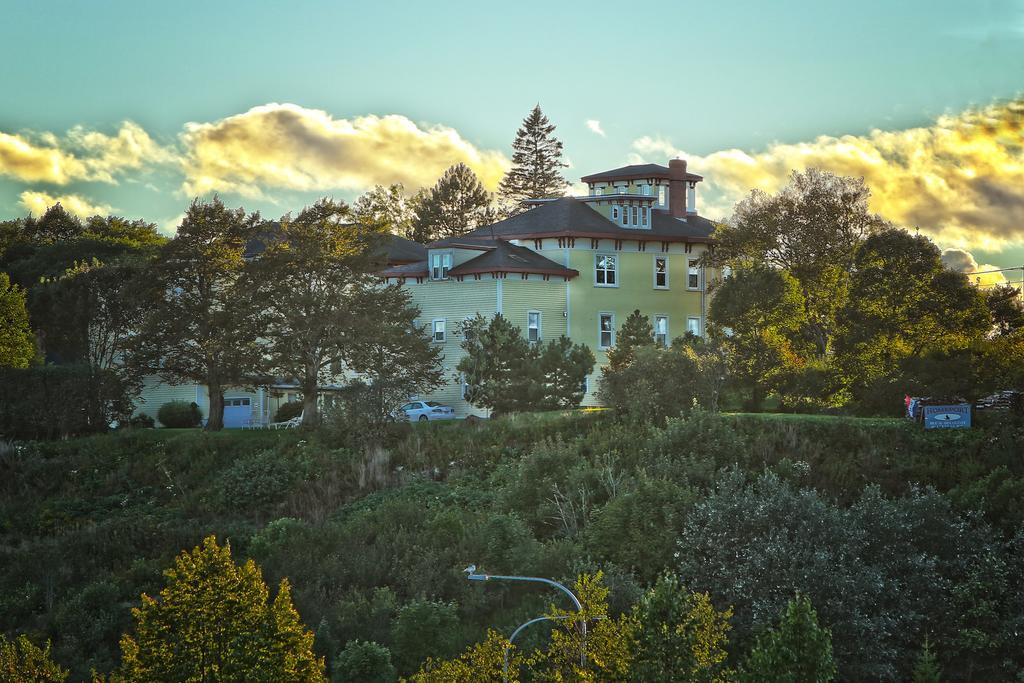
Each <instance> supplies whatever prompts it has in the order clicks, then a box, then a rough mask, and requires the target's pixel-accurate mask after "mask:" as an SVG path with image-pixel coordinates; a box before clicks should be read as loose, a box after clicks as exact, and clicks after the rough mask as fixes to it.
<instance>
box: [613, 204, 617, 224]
mask: <svg viewBox="0 0 1024 683" xmlns="http://www.w3.org/2000/svg"><path fill="white" fill-rule="evenodd" d="M612 220H613V221H617V220H619V205H618V204H612Z"/></svg>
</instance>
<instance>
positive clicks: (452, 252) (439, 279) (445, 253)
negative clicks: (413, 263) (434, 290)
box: [427, 249, 455, 282]
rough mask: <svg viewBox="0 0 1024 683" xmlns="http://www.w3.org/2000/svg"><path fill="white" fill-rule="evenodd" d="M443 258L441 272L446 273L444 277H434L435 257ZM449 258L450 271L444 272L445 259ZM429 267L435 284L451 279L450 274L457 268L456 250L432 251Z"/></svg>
mask: <svg viewBox="0 0 1024 683" xmlns="http://www.w3.org/2000/svg"><path fill="white" fill-rule="evenodd" d="M435 256H440V257H441V266H440V267H441V270H442V271H443V272H444V276H443V277H434V257H435ZM445 256H447V257H448V271H444V257H445ZM427 266H428V267H429V269H430V279H431V280H433V281H434V282H443V281H445V280H449V279H451V278H450V276H449V275H448V273H449V272H450V271H451V269H452V268H454V267H455V250H454V249H431V250H430V252H429V261H428V263H427Z"/></svg>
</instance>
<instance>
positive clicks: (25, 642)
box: [0, 635, 70, 683]
mask: <svg viewBox="0 0 1024 683" xmlns="http://www.w3.org/2000/svg"><path fill="white" fill-rule="evenodd" d="M69 673H70V672H68V670H67V669H65V668H63V667H61V666H60V665H59V664H57V663H56V662H54V661H53V659H52V658H51V657H50V643H47V644H46V647H44V648H40V647H37V646H36V645H34V644H33V643H32V641H31V640H29V639H28V637H26V636H25V635H20V636H18V637H17V638H15V639H14V640H8V639H7V636H5V635H0V683H28V682H29V681H32V683H63V682H64V681H66V680H67V678H68V675H69Z"/></svg>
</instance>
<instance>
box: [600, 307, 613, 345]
mask: <svg viewBox="0 0 1024 683" xmlns="http://www.w3.org/2000/svg"><path fill="white" fill-rule="evenodd" d="M605 316H608V318H609V320H610V321H611V326H610V327H611V329H610V331H609V333H608V338H609V341H610V342H611V343H610V344H608V345H607V346H605V345H604V344H602V343H601V335H603V334H604V330H602V329H601V320H602V319H603V318H604V317H605ZM613 346H615V314H614V313H612V312H611V311H601V312H600V313H598V314H597V348H598V349H600V350H601V351H607V350H608V349H610V348H612V347H613Z"/></svg>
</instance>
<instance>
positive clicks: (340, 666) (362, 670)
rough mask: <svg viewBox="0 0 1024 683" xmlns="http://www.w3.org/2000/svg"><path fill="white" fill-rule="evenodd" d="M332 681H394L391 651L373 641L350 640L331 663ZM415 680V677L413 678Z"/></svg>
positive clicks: (376, 682)
mask: <svg viewBox="0 0 1024 683" xmlns="http://www.w3.org/2000/svg"><path fill="white" fill-rule="evenodd" d="M332 668H333V671H332V672H331V681H332V682H334V683H394V681H395V679H396V676H397V675H396V673H395V667H394V666H393V665H392V664H391V652H389V651H388V649H387V648H386V647H384V646H383V645H378V644H377V643H374V642H373V641H366V640H350V641H349V642H348V643H347V644H346V645H345V649H344V650H342V651H341V652H340V653H339V654H338V656H337V658H335V660H334V663H333V665H332ZM414 680H415V679H414Z"/></svg>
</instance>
